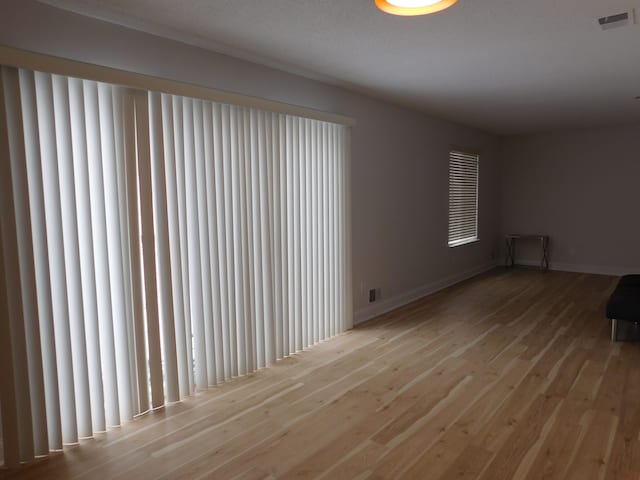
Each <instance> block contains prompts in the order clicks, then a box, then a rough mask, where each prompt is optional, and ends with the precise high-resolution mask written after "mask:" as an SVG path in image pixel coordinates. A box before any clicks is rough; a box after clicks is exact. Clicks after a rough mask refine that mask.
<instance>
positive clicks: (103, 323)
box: [61, 82, 120, 426]
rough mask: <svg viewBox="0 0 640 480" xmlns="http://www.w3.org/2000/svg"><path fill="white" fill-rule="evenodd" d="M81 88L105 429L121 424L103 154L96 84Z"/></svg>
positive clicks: (89, 83)
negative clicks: (82, 92)
mask: <svg viewBox="0 0 640 480" xmlns="http://www.w3.org/2000/svg"><path fill="white" fill-rule="evenodd" d="M83 87H84V105H85V122H86V131H87V167H88V172H89V197H90V198H89V199H90V203H91V230H92V232H93V251H94V265H95V282H96V294H97V304H98V325H99V336H100V354H101V365H102V378H103V383H104V402H105V415H106V423H107V426H109V425H120V406H119V403H118V384H117V380H116V354H115V346H114V336H113V316H112V304H111V285H110V281H109V262H108V248H107V225H106V215H105V198H104V182H103V179H102V151H101V147H100V146H101V144H102V141H101V133H100V117H99V107H98V85H97V83H95V82H84V84H83ZM61 402H62V399H61Z"/></svg>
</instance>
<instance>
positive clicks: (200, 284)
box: [0, 66, 351, 465]
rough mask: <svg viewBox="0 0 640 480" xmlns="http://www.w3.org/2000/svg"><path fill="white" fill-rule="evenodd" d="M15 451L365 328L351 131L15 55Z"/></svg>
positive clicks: (10, 312)
mask: <svg viewBox="0 0 640 480" xmlns="http://www.w3.org/2000/svg"><path fill="white" fill-rule="evenodd" d="M0 85H1V89H2V90H1V92H0V93H1V95H0V102H1V103H0V154H1V157H2V164H1V171H0V179H1V180H0V181H1V182H2V185H1V187H2V210H1V217H0V220H1V222H0V226H1V228H2V231H1V233H2V234H1V235H0V240H1V242H0V246H1V247H2V255H0V258H1V261H2V265H1V267H2V268H1V272H2V284H0V308H1V309H2V311H1V316H2V321H1V325H0V329H1V330H0V343H1V345H0V351H1V352H2V353H1V355H2V358H1V359H0V361H2V365H3V368H2V376H1V377H0V382H2V396H1V397H0V405H1V413H2V429H3V440H4V441H3V444H4V450H5V463H7V464H8V465H15V464H17V463H18V462H19V461H28V460H30V459H32V458H34V456H39V455H46V454H48V452H49V451H50V450H57V449H61V448H62V447H63V445H64V444H72V443H76V442H78V441H79V439H81V438H85V437H91V436H93V435H94V434H95V433H96V432H101V431H105V430H106V429H107V428H108V427H109V426H114V425H120V424H121V423H122V422H124V421H128V420H131V419H133V418H134V417H135V416H136V415H139V414H142V413H144V412H146V411H148V410H150V409H153V408H159V407H161V406H163V405H164V404H165V403H166V402H174V401H178V400H180V399H182V398H184V397H185V396H188V395H190V394H192V393H194V391H195V390H196V389H205V388H207V387H208V386H211V385H216V384H218V383H221V382H224V381H225V380H227V379H229V378H232V377H234V376H238V375H245V374H247V373H250V372H253V371H255V370H256V369H258V368H262V367H266V366H269V365H270V364H272V363H273V362H275V361H276V360H277V359H279V358H282V357H285V356H287V355H290V354H292V353H294V352H297V351H300V350H303V349H305V348H307V347H309V346H311V345H313V344H315V343H317V342H320V341H322V340H324V339H327V338H329V337H331V336H333V335H336V334H338V333H341V332H343V331H345V330H346V329H348V328H350V326H351V313H350V310H349V309H350V304H351V302H350V295H351V294H350V287H351V282H350V278H348V273H349V262H350V260H349V258H348V252H349V248H348V215H347V214H348V198H349V191H348V190H349V181H348V173H349V158H348V129H347V127H344V126H341V125H337V124H333V123H328V122H322V121H318V120H311V119H306V118H301V117H296V116H291V115H285V114H280V113H272V112H266V111H262V110H257V109H251V108H245V107H238V106H233V105H226V104H219V103H214V102H210V101H206V100H199V99H194V98H186V97H180V96H175V95H169V94H162V93H157V92H148V91H140V90H131V89H126V88H122V87H118V86H115V85H110V84H105V83H100V82H94V81H89V80H81V79H76V78H69V77H64V76H60V75H51V74H47V73H42V72H33V71H29V70H23V69H16V68H12V67H5V66H3V67H2V76H1V84H0Z"/></svg>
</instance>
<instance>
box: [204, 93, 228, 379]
mask: <svg viewBox="0 0 640 480" xmlns="http://www.w3.org/2000/svg"><path fill="white" fill-rule="evenodd" d="M202 118H203V129H204V149H205V150H204V172H203V176H204V179H205V185H204V188H205V190H206V198H207V212H208V219H207V225H206V227H207V236H208V239H209V259H210V260H209V265H208V273H209V278H210V282H211V290H210V292H211V309H212V310H211V317H210V318H209V319H208V320H207V322H208V331H209V333H208V335H207V355H208V357H207V361H208V362H209V368H208V370H207V373H208V375H209V384H210V385H216V384H217V383H218V382H221V381H222V376H221V374H220V369H219V367H218V364H219V363H222V362H223V356H222V343H221V340H222V339H221V336H222V327H221V323H220V322H221V318H220V317H221V303H220V276H219V271H220V266H219V262H218V236H217V233H216V224H215V222H214V221H212V219H213V218H214V217H215V215H216V211H217V206H216V193H215V166H214V143H213V129H214V125H213V106H212V104H211V103H209V102H204V103H203V112H202ZM209 356H210V357H211V359H210V360H209Z"/></svg>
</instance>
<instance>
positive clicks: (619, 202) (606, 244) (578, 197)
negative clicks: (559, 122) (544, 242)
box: [501, 125, 640, 274]
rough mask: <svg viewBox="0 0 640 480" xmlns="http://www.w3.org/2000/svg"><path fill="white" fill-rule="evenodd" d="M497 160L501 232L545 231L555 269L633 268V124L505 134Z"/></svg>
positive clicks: (636, 255)
mask: <svg viewBox="0 0 640 480" xmlns="http://www.w3.org/2000/svg"><path fill="white" fill-rule="evenodd" d="M502 162H503V165H502V182H503V183H502V202H501V203H502V232H503V234H504V233H514V232H515V233H521V232H522V233H527V232H528V233H546V234H549V235H550V237H551V267H552V268H555V269H558V270H569V271H580V272H590V273H605V274H624V273H628V272H631V271H636V272H638V271H640V125H636V126H627V127H615V128H607V129H590V130H574V131H565V132H556V133H550V134H538V135H525V136H515V137H508V138H506V139H504V141H503V144H502ZM519 258H520V259H521V260H525V261H529V262H532V261H535V258H536V257H535V252H534V251H532V250H531V249H530V248H525V249H524V250H521V251H520V253H519Z"/></svg>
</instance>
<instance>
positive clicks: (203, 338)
mask: <svg viewBox="0 0 640 480" xmlns="http://www.w3.org/2000/svg"><path fill="white" fill-rule="evenodd" d="M202 108H203V107H202V102H201V101H198V100H195V101H194V102H193V138H194V143H195V175H196V192H197V206H198V207H197V209H198V232H199V245H200V262H201V271H200V275H201V278H202V317H200V318H199V319H194V320H197V321H196V323H195V324H194V325H195V326H197V328H195V329H194V332H195V334H196V337H195V342H196V344H197V345H198V348H201V349H203V351H204V358H205V359H206V370H205V372H206V376H207V382H206V385H207V386H208V385H215V384H216V378H215V375H216V373H215V372H216V359H215V354H214V352H213V350H212V349H211V347H212V346H213V344H214V340H213V303H212V298H211V260H210V256H209V255H210V250H209V226H208V223H209V211H208V206H207V187H206V181H207V179H206V173H205V161H206V160H205V154H206V147H205V144H204V118H203V111H202ZM203 388H205V387H203Z"/></svg>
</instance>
